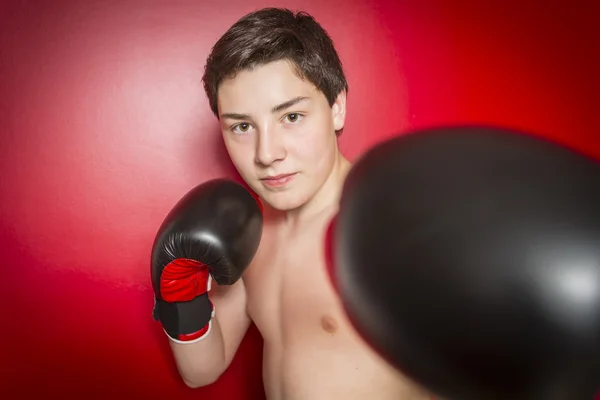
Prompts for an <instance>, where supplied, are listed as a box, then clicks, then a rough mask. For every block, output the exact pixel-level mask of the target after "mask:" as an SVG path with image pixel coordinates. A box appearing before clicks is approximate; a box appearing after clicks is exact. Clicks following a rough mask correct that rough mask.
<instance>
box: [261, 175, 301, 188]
mask: <svg viewBox="0 0 600 400" xmlns="http://www.w3.org/2000/svg"><path fill="white" fill-rule="evenodd" d="M295 176H296V174H295V173H293V174H279V175H274V176H267V177H265V178H262V179H261V181H262V183H263V185H264V186H266V187H269V188H271V189H276V188H278V189H282V188H284V187H285V186H286V185H287V184H288V183H289V182H291V181H292V180H293V179H294V177H295Z"/></svg>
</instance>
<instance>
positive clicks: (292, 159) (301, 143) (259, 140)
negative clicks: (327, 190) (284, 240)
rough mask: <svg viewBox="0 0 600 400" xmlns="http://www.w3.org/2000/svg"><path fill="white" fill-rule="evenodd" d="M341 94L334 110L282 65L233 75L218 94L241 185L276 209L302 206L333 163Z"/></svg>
mask: <svg viewBox="0 0 600 400" xmlns="http://www.w3.org/2000/svg"><path fill="white" fill-rule="evenodd" d="M345 100H346V98H345V93H342V94H340V96H338V99H337V100H336V102H335V104H334V105H333V107H330V106H329V103H328V102H327V99H326V97H325V95H324V94H323V93H321V92H320V91H319V90H318V89H317V88H316V87H315V86H314V85H313V84H311V83H310V82H309V81H306V80H302V79H300V78H299V77H298V75H296V73H295V72H294V70H293V69H292V66H291V64H290V63H289V62H287V61H277V62H272V63H269V64H266V65H263V66H259V67H256V68H254V69H252V70H246V71H242V72H240V73H238V74H237V75H236V76H235V77H234V78H233V79H229V80H226V81H224V82H223V83H222V84H221V85H220V87H219V92H218V105H219V117H220V125H221V132H222V133H223V138H224V141H225V146H226V147H227V151H228V152H229V156H230V157H231V160H232V162H233V164H234V165H235V167H236V168H237V170H238V172H239V173H240V175H241V176H242V178H243V179H244V180H245V181H246V183H247V184H248V185H249V186H250V187H251V188H252V189H253V190H254V191H255V192H256V193H257V194H258V195H259V196H260V197H261V198H262V199H263V200H264V201H266V202H267V203H269V204H270V205H271V206H272V207H274V208H276V209H279V210H291V209H294V208H297V207H299V206H302V205H303V204H304V203H306V202H307V201H308V200H310V199H311V198H312V197H313V196H314V194H315V193H316V192H317V191H318V190H319V189H320V188H321V186H322V185H323V183H324V182H325V180H326V179H327V178H328V176H329V175H330V173H331V171H332V168H333V166H334V162H335V161H336V160H337V152H338V147H337V137H336V135H335V131H336V130H339V129H341V128H342V127H343V126H344V119H345V114H346V104H345V103H346V102H345Z"/></svg>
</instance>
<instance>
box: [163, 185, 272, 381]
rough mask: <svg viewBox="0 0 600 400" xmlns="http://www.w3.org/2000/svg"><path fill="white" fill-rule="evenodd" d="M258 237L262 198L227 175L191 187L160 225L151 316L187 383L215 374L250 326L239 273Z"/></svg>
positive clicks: (210, 379)
mask: <svg viewBox="0 0 600 400" xmlns="http://www.w3.org/2000/svg"><path fill="white" fill-rule="evenodd" d="M261 235H262V210H261V207H260V203H259V202H258V201H257V199H255V197H254V196H253V195H252V194H251V193H250V192H248V191H247V190H246V189H245V188H244V187H243V186H241V185H239V184H237V183H235V182H233V181H229V180H225V179H218V180H214V181H210V182H206V183H204V184H202V185H199V186H198V187H196V188H194V189H193V190H191V191H190V192H189V193H188V194H187V195H186V196H184V197H183V198H182V199H181V200H180V201H179V202H178V203H177V204H176V205H175V207H174V208H173V209H172V210H171V212H170V213H169V215H168V216H167V217H166V218H165V220H164V222H163V223H162V225H161V226H160V228H159V230H158V233H157V236H156V239H155V241H154V245H153V248H152V263H151V264H152V266H151V275H152V287H153V289H154V297H155V306H154V318H155V319H156V320H157V321H160V323H161V325H162V328H163V330H164V332H165V333H166V336H167V337H168V338H169V341H170V343H171V348H172V350H173V354H174V356H175V359H176V362H177V367H178V369H179V372H180V374H181V376H182V378H183V380H184V381H185V383H186V384H187V385H188V386H191V387H198V386H205V385H207V384H210V383H212V382H214V381H215V380H217V379H218V377H219V376H220V375H221V374H222V373H223V371H225V369H226V368H227V366H228V365H229V363H230V362H231V360H232V358H233V355H234V354H235V352H236V350H237V348H238V346H239V344H240V342H241V340H242V338H243V337H244V334H245V333H246V331H247V329H248V326H249V324H250V319H249V317H248V315H247V314H246V292H245V287H244V283H243V281H242V280H241V277H242V273H243V272H244V271H245V270H246V268H248V266H249V265H250V263H251V262H252V260H253V258H254V255H255V253H256V251H257V250H258V245H259V243H260V240H261ZM211 283H212V284H211ZM217 315H218V317H217Z"/></svg>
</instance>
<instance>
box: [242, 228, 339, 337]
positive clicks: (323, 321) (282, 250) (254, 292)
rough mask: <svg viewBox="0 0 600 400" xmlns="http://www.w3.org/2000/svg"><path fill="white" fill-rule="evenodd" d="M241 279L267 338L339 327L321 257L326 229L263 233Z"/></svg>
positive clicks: (329, 332) (336, 304)
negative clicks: (287, 234) (256, 252)
mask: <svg viewBox="0 0 600 400" xmlns="http://www.w3.org/2000/svg"><path fill="white" fill-rule="evenodd" d="M263 243H264V246H263V247H262V248H261V249H260V250H259V253H258V255H257V258H256V259H255V262H254V263H253V265H252V267H251V270H250V271H248V273H247V274H246V276H245V278H244V281H245V283H246V288H247V291H248V311H249V313H250V315H251V316H252V318H253V320H254V323H255V324H256V325H257V327H258V328H259V330H260V331H261V333H262V335H263V337H264V338H265V340H266V341H267V340H272V341H273V342H276V343H282V344H283V343H287V344H289V343H290V342H293V341H295V340H296V338H298V337H300V338H307V337H310V338H311V339H314V338H315V336H317V337H318V336H320V335H324V336H331V335H332V334H336V333H339V332H340V330H343V325H344V321H342V320H343V317H344V315H343V312H342V309H341V306H340V303H339V299H338V297H337V296H336V294H335V292H334V290H333V287H332V286H331V284H330V281H329V277H328V275H327V271H326V265H325V258H324V229H308V230H307V231H305V232H301V233H298V234H296V235H293V236H291V237H277V236H275V235H272V236H269V235H268V233H267V235H265V240H264V241H263Z"/></svg>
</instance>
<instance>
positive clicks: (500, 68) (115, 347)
mask: <svg viewBox="0 0 600 400" xmlns="http://www.w3.org/2000/svg"><path fill="white" fill-rule="evenodd" d="M534 3H535V2H532V1H528V2H527V1H512V2H509V1H507V0H498V1H491V0H487V1H450V0H448V1H442V0H437V1H432V0H429V1H419V2H417V1H401V0H389V1H375V0H371V1H369V0H350V1H342V0H331V1H329V0H328V1H321V0H313V1H310V0H307V1H279V2H276V3H269V2H264V1H260V0H253V1H242V0H239V1H166V0H165V1H158V0H156V1H141V0H140V1H133V0H120V1H116V0H114V1H102V2H99V1H98V2H83V1H75V0H73V1H66V0H65V1H41V0H40V1H5V2H3V3H2V5H1V6H0V18H1V20H0V133H1V136H0V178H1V179H0V195H1V197H0V221H1V224H0V254H1V258H0V260H1V261H0V265H1V267H2V272H3V274H2V278H1V279H0V305H1V306H0V308H1V310H2V312H1V314H0V315H1V316H2V319H1V321H2V328H1V329H0V332H1V335H2V336H1V338H0V339H1V340H0V363H1V369H2V371H0V379H1V388H0V389H1V391H0V393H2V394H0V397H2V398H25V397H26V396H27V395H31V396H45V395H48V394H51V393H55V394H62V395H73V396H78V397H81V398H87V397H100V396H117V397H121V396H136V397H138V398H167V397H168V396H170V398H178V399H184V398H200V397H201V396H202V395H205V396H209V397H208V398H210V395H214V396H215V398H227V399H251V398H261V397H262V396H263V394H262V383H261V378H260V375H261V371H260V357H261V342H260V337H259V335H258V333H257V331H256V330H255V329H253V330H251V332H250V333H249V335H248V336H247V337H246V339H245V341H244V343H243V345H242V347H241V349H240V351H239V353H238V355H237V357H236V359H235V360H234V362H233V365H232V366H231V368H230V369H229V370H228V371H227V372H226V374H225V375H224V376H223V377H222V379H221V380H220V381H219V382H218V383H216V384H215V385H213V386H212V387H208V388H202V389H196V390H192V389H189V388H187V387H185V386H184V385H183V383H182V382H181V380H180V379H179V377H178V375H177V372H176V370H175V366H174V363H173V360H172V356H171V354H170V350H169V348H168V345H167V340H166V338H165V337H164V334H163V332H162V331H161V329H160V327H159V325H157V324H156V323H155V322H154V321H153V320H152V318H151V310H152V305H153V300H152V291H151V287H150V281H149V252H150V246H151V242H152V240H153V238H154V234H155V232H156V229H157V228H158V225H159V224H160V222H161V221H162V218H163V217H164V216H165V215H166V213H167V212H168V211H169V209H170V207H171V206H172V205H173V204H174V203H175V202H176V201H177V200H178V199H179V198H180V197H181V196H182V195H183V194H184V193H185V192H186V191H187V190H189V189H190V188H191V187H192V186H194V185H196V184H197V183H199V182H201V181H203V180H206V179H209V178H213V177H217V176H222V175H230V174H232V167H231V165H230V164H229V162H228V160H227V155H226V153H225V151H224V148H223V146H222V144H221V141H220V137H219V133H218V130H217V125H216V120H215V118H214V117H213V116H212V115H211V114H210V111H209V108H208V103H207V100H206V98H205V96H204V93H203V91H202V85H201V80H200V79H201V75H202V70H203V66H204V61H205V58H206V56H207V54H208V52H209V50H210V47H211V46H212V44H213V43H214V41H215V40H216V39H217V38H218V37H219V35H220V34H222V33H223V32H224V31H225V30H226V29H227V28H228V27H229V26H230V25H231V24H232V23H233V22H234V21H235V20H236V19H237V18H239V17H240V16H241V15H243V14H245V13H246V12H249V11H251V10H253V9H256V8H258V7H262V6H267V5H274V4H276V5H277V6H287V7H292V8H304V9H306V10H308V11H309V12H311V13H313V14H314V15H315V16H316V17H317V19H318V20H319V21H321V22H322V23H323V25H324V26H325V27H326V29H327V30H328V31H329V32H330V34H331V35H332V37H333V39H334V41H335V42H336V45H337V47H338V50H339V52H340V55H341V58H342V60H343V62H344V64H345V68H346V70H347V74H348V79H349V81H350V92H349V99H348V120H347V125H346V129H345V131H344V134H343V136H342V137H341V139H340V142H341V147H342V149H343V151H344V153H346V154H347V156H348V157H349V158H350V159H355V158H356V157H357V156H358V155H360V154H361V153H362V152H363V151H364V150H365V149H367V148H368V147H369V146H371V145H372V144H374V143H375V142H378V141H380V140H382V139H384V138H386V137H389V136H390V135H394V134H396V133H398V132H400V131H404V130H407V129H411V128H416V127H423V126H431V125H440V124H447V123H453V122H486V123H498V124H502V125H505V126H513V127H518V128H522V129H527V130H531V131H534V132H536V133H539V134H542V135H546V136H549V137H553V138H557V139H560V140H562V141H564V142H568V143H569V144H572V145H574V146H576V147H578V148H581V149H582V150H585V151H587V152H590V153H592V154H594V155H600V129H599V128H600V117H599V115H600V114H599V113H598V109H597V106H598V105H599V102H598V96H599V95H600V91H599V89H600V86H599V83H598V82H599V81H598V73H599V71H600V62H599V60H598V52H599V50H598V49H600V41H599V37H598V34H597V33H596V32H597V31H598V29H597V26H598V24H600V13H598V10H595V9H592V8H591V7H589V6H588V7H586V6H584V5H582V3H579V4H577V3H576V2H573V1H570V2H567V3H564V4H565V5H564V6H563V7H559V6H553V5H552V4H555V3H556V4H557V3H559V2H541V1H540V2H537V4H534ZM590 3H591V2H590ZM246 373H247V375H246ZM9 392H10V394H8V393H9ZM205 398H206V397H205Z"/></svg>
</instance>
